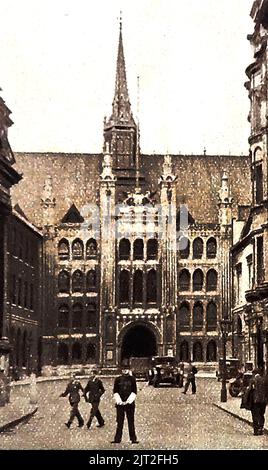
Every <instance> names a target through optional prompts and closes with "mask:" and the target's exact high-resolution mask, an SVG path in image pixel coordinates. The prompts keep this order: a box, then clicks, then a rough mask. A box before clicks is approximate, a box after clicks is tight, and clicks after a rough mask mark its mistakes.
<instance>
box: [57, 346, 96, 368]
mask: <svg viewBox="0 0 268 470" xmlns="http://www.w3.org/2000/svg"><path fill="white" fill-rule="evenodd" d="M70 359H71V360H72V361H73V362H81V361H83V362H94V361H95V359H96V345H95V344H93V343H87V344H86V345H85V350H84V358H83V346H82V344H81V343H79V342H78V341H77V342H75V343H73V345H72V346H70V347H69V346H68V344H66V343H59V345H58V363H59V364H69V361H70Z"/></svg>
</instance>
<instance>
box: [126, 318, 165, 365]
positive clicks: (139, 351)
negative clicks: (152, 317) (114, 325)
mask: <svg viewBox="0 0 268 470" xmlns="http://www.w3.org/2000/svg"><path fill="white" fill-rule="evenodd" d="M156 355H157V342H156V337H155V334H154V333H153V331H152V330H151V329H150V328H149V327H147V326H145V325H133V326H131V327H130V328H129V329H128V330H127V331H126V333H125V334H124V336H123V339H122V346H121V362H123V361H124V360H127V359H129V358H130V357H150V356H156Z"/></svg>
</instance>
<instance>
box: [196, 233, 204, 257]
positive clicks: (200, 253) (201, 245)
mask: <svg viewBox="0 0 268 470" xmlns="http://www.w3.org/2000/svg"><path fill="white" fill-rule="evenodd" d="M203 251H204V243H203V240H202V238H200V237H198V238H196V239H195V240H194V242H193V258H194V259H201V258H202V256H203Z"/></svg>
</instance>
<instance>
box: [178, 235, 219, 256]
mask: <svg viewBox="0 0 268 470" xmlns="http://www.w3.org/2000/svg"><path fill="white" fill-rule="evenodd" d="M180 245H181V247H182V249H181V250H180V258H182V259H187V258H189V256H190V246H191V242H190V240H189V239H188V238H183V239H181V240H180ZM203 255H204V241H203V240H202V238H200V237H197V238H195V239H194V241H193V259H201V258H203ZM216 256H217V242H216V239H215V238H213V237H211V238H209V239H208V241H207V243H206V257H207V258H208V259H213V258H216Z"/></svg>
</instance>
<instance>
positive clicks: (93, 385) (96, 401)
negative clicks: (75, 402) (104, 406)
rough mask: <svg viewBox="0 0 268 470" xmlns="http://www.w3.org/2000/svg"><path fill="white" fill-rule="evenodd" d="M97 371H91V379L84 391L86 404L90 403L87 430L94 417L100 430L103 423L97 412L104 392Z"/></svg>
mask: <svg viewBox="0 0 268 470" xmlns="http://www.w3.org/2000/svg"><path fill="white" fill-rule="evenodd" d="M97 375H98V371H97V370H96V369H93V370H92V371H91V377H90V379H89V381H88V383H87V385H86V387H85V389H84V397H85V400H86V402H88V403H91V410H90V415H89V419H88V422H87V428H88V429H90V426H91V423H92V421H93V418H94V416H96V418H97V420H98V427H99V428H101V427H102V426H104V424H105V422H104V419H103V417H102V415H101V412H100V410H99V406H100V399H101V396H102V395H103V394H104V392H105V388H104V386H103V383H102V381H101V380H100V379H99V378H98V377H97Z"/></svg>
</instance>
